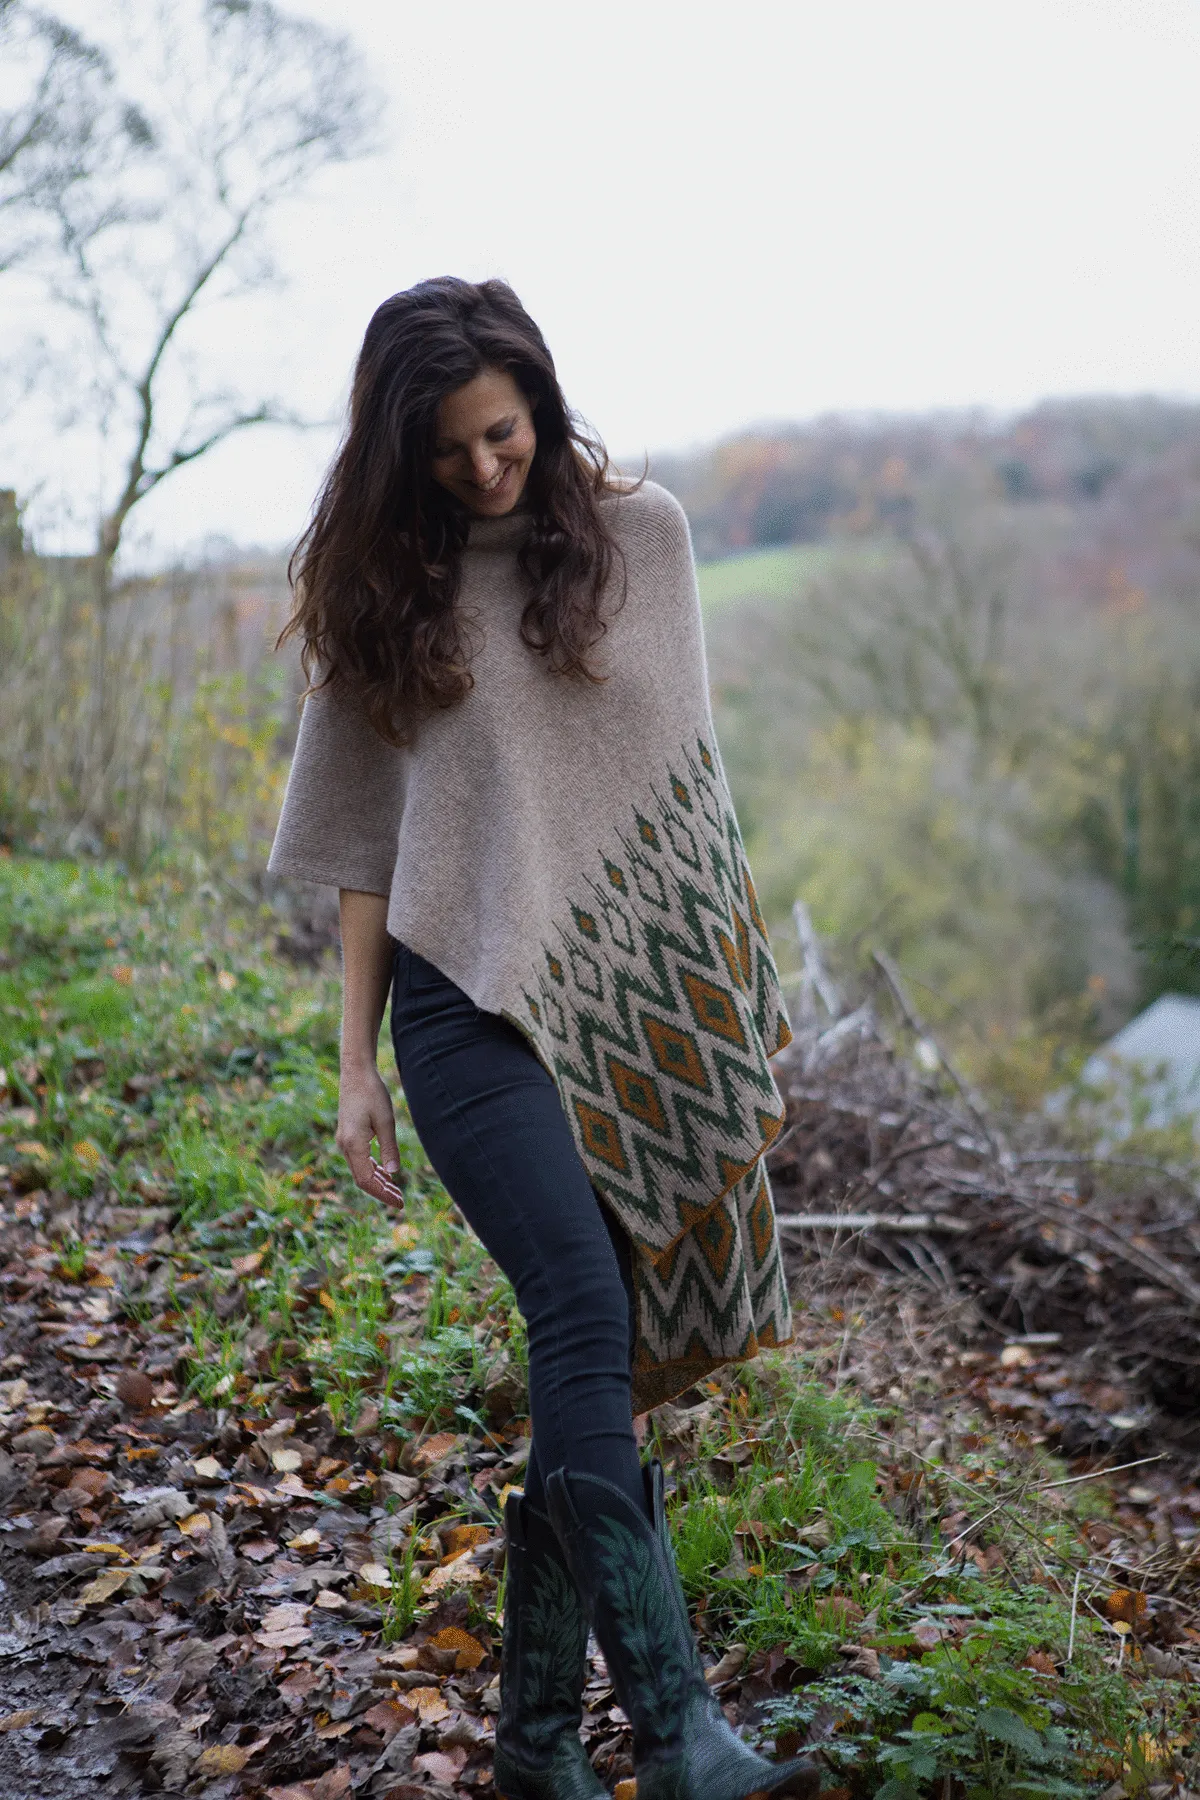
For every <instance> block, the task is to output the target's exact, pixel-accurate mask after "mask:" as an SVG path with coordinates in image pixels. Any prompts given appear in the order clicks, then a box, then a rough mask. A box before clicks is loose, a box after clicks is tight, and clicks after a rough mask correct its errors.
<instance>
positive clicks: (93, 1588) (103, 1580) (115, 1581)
mask: <svg viewBox="0 0 1200 1800" xmlns="http://www.w3.org/2000/svg"><path fill="white" fill-rule="evenodd" d="M132 1574H133V1570H132V1569H101V1571H100V1573H99V1575H97V1576H96V1578H95V1580H94V1581H89V1582H88V1584H87V1586H86V1587H85V1588H84V1589H82V1591H81V1592H80V1594H79V1595H78V1600H79V1604H80V1605H81V1606H103V1604H104V1602H105V1601H106V1600H111V1599H112V1597H113V1595H114V1594H115V1593H116V1592H117V1591H118V1589H120V1588H123V1587H124V1586H125V1583H126V1582H127V1581H128V1580H129V1577H130V1576H131V1575H132Z"/></svg>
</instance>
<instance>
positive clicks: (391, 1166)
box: [383, 1163, 400, 1175]
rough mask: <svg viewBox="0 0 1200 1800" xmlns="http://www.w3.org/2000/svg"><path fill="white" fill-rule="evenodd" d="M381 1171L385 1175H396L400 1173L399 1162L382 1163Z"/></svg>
mask: <svg viewBox="0 0 1200 1800" xmlns="http://www.w3.org/2000/svg"><path fill="white" fill-rule="evenodd" d="M383 1172H384V1174H385V1175H398V1174H399V1173H400V1164H399V1163H384V1165H383Z"/></svg>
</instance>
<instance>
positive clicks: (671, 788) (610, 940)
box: [515, 737, 791, 1398]
mask: <svg viewBox="0 0 1200 1800" xmlns="http://www.w3.org/2000/svg"><path fill="white" fill-rule="evenodd" d="M651 794H652V805H650V806H649V807H648V808H647V811H646V812H642V811H637V810H634V811H633V816H632V820H631V822H630V824H629V825H628V826H627V828H626V829H625V830H624V831H619V832H617V833H615V834H614V835H615V838H616V843H615V845H614V846H613V847H612V849H611V852H604V853H601V854H599V855H598V856H597V867H596V870H595V872H594V873H593V874H592V875H591V876H589V877H587V878H586V879H585V880H584V881H583V882H582V883H581V888H580V891H579V893H578V895H577V896H576V897H575V899H574V900H573V901H572V902H571V904H570V906H569V909H568V913H567V915H566V916H564V917H563V919H561V920H560V921H559V922H558V924H557V926H556V929H555V936H554V942H553V943H549V944H546V945H544V946H543V960H542V964H541V966H540V967H539V968H537V969H536V970H534V971H531V975H530V980H529V983H528V985H527V987H526V988H525V991H524V998H525V1004H526V1008H527V1015H526V1016H525V1017H524V1018H522V1019H520V1020H517V1021H515V1022H516V1023H518V1024H519V1025H520V1028H521V1029H522V1030H523V1031H524V1032H525V1034H526V1035H527V1036H528V1037H529V1038H530V1039H531V1041H532V1042H533V1044H534V1045H535V1047H536V1049H537V1051H538V1054H539V1055H540V1056H541V1058H542V1060H543V1062H545V1064H546V1065H547V1067H548V1068H549V1069H551V1071H552V1072H553V1074H554V1076H555V1079H556V1081H557V1083H558V1087H559V1092H560V1093H561V1095H562V1099H563V1105H564V1108H565V1110H566V1113H567V1117H568V1119H569V1120H570V1123H571V1126H572V1130H573V1133H574V1136H575V1141H576V1144H577V1146H578V1148H579V1153H580V1156H581V1157H582V1159H583V1162H584V1165H585V1167H586V1168H587V1170H588V1173H589V1175H590V1176H591V1178H592V1182H593V1185H594V1186H595V1188H596V1189H597V1191H598V1192H599V1193H601V1194H602V1195H603V1196H604V1198H605V1200H606V1202H607V1203H608V1204H609V1205H610V1206H611V1207H612V1209H613V1212H614V1213H615V1214H616V1216H617V1218H618V1219H619V1220H620V1221H621V1223H622V1225H623V1226H624V1227H625V1229H626V1230H627V1231H628V1232H629V1234H630V1236H631V1237H632V1239H633V1240H634V1242H635V1243H636V1244H637V1245H638V1246H639V1247H640V1248H641V1249H642V1250H643V1251H644V1252H645V1255H643V1256H640V1257H638V1258H637V1259H636V1264H637V1269H638V1276H639V1283H638V1285H639V1296H640V1308H639V1310H640V1320H639V1341H638V1348H637V1353H636V1361H637V1364H638V1367H639V1369H640V1370H641V1371H642V1374H643V1380H642V1391H644V1392H651V1391H654V1392H657V1390H658V1389H659V1388H662V1387H664V1384H665V1388H666V1391H664V1392H662V1393H659V1394H658V1397H659V1398H665V1397H667V1392H674V1391H678V1390H679V1388H681V1387H685V1386H687V1385H688V1384H689V1382H690V1381H692V1380H695V1379H696V1377H697V1373H698V1372H699V1366H700V1365H701V1364H704V1363H705V1361H706V1359H707V1362H706V1366H707V1367H715V1366H716V1365H717V1364H718V1363H721V1362H725V1361H729V1360H733V1359H735V1358H738V1357H743V1356H747V1355H753V1354H754V1353H755V1351H756V1350H757V1348H758V1347H759V1346H760V1345H762V1344H770V1343H783V1342H785V1341H786V1340H787V1339H788V1338H789V1337H790V1335H791V1314H790V1309H789V1306H788V1300H787V1291H786V1285H785V1283H784V1279H783V1271H782V1262H781V1259H780V1254H779V1244H778V1238H777V1236H776V1233H775V1223H774V1213H773V1209H772V1206H771V1198H770V1189H769V1186H768V1184H767V1179H766V1172H765V1170H764V1168H763V1166H762V1162H761V1158H762V1154H763V1151H764V1150H765V1149H766V1147H767V1145H768V1144H769V1143H770V1142H771V1140H772V1138H773V1137H774V1136H775V1134H776V1132H777V1131H778V1129H779V1126H780V1123H781V1122H782V1115H783V1105H782V1102H781V1100H780V1097H779V1091H778V1089H777V1087H776V1085H775V1081H774V1078H773V1076H772V1074H771V1069H770V1065H769V1062H768V1057H769V1056H770V1055H772V1054H774V1052H775V1051H777V1050H779V1049H782V1048H783V1046H784V1045H785V1044H786V1043H787V1042H788V1040H789V1038H790V1036H791V1033H790V1030H789V1028H788V1023H787V1013H786V1009H785V1008H784V1005H783V999H782V995H781V993H780V989H779V979H778V975H777V973H776V969H775V964H774V960H773V958H772V956H771V949H770V944H769V942H768V939H767V932H766V927H765V925H764V923H763V919H762V915H761V913H760V911H759V906H758V900H757V896H756V895H755V892H754V884H753V881H752V879H751V876H750V871H749V867H748V865H747V863H746V856H745V850H744V848H743V845H742V840H741V834H740V833H739V831H738V826H737V820H736V818H735V816H734V812H733V807H732V804H731V802H730V800H729V796H728V789H727V787H726V784H725V779H724V775H723V772H722V771H721V769H720V765H719V762H718V760H717V757H716V753H715V751H714V750H712V749H711V748H710V747H709V745H708V744H707V743H706V742H705V741H704V739H703V738H700V737H697V738H696V740H695V748H694V750H692V749H690V748H689V747H687V746H682V747H681V749H680V753H679V757H678V759H677V762H676V765H675V767H669V768H668V769H666V771H665V772H664V777H663V778H662V779H660V780H659V781H658V782H657V783H656V784H654V785H653V786H652V788H651ZM672 1370H674V1371H676V1373H675V1374H673V1373H672V1372H671V1371H672ZM688 1371H690V1373H689V1372H688ZM685 1373H686V1379H685V1378H684V1377H685ZM672 1382H675V1383H676V1385H675V1386H673V1387H672V1386H671V1383H672Z"/></svg>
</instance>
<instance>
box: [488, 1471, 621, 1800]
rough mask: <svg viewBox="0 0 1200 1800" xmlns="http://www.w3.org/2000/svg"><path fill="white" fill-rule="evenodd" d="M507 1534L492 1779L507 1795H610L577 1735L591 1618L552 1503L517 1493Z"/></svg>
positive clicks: (523, 1798) (508, 1510)
mask: <svg viewBox="0 0 1200 1800" xmlns="http://www.w3.org/2000/svg"><path fill="white" fill-rule="evenodd" d="M504 1527H505V1532H506V1535H507V1538H508V1550H507V1559H506V1567H507V1571H508V1573H507V1580H506V1587H505V1596H504V1637H503V1640H502V1643H501V1648H500V1717H499V1719H498V1721H497V1724H496V1763H495V1785H496V1792H497V1794H498V1795H503V1796H504V1797H505V1800H607V1794H606V1791H605V1789H604V1786H603V1784H602V1783H601V1781H600V1779H599V1777H598V1776H597V1774H596V1772H595V1770H594V1769H593V1768H592V1765H591V1763H590V1762H589V1761H588V1759H587V1752H586V1751H585V1750H584V1747H583V1745H582V1743H581V1742H580V1740H579V1724H580V1720H581V1719H582V1717H583V1707H582V1694H583V1683H584V1677H585V1675H586V1672H587V1639H588V1622H587V1615H586V1613H585V1612H584V1610H583V1601H582V1599H581V1598H580V1594H579V1589H578V1588H577V1587H576V1585H575V1582H574V1580H573V1579H572V1577H571V1572H570V1570H569V1569H568V1567H567V1565H566V1562H565V1561H564V1559H563V1553H562V1549H561V1546H560V1545H559V1542H558V1539H557V1537H556V1536H555V1534H554V1531H553V1529H552V1527H551V1524H550V1521H549V1519H548V1518H547V1517H546V1515H545V1513H541V1512H538V1510H537V1508H536V1507H533V1506H530V1504H529V1502H528V1500H526V1499H525V1498H524V1497H523V1496H522V1495H520V1494H510V1495H509V1496H508V1500H507V1503H506V1505H505V1509H504Z"/></svg>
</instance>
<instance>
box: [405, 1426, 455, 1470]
mask: <svg viewBox="0 0 1200 1800" xmlns="http://www.w3.org/2000/svg"><path fill="white" fill-rule="evenodd" d="M461 1443H462V1439H461V1438H460V1437H456V1436H455V1435H454V1433H453V1432H452V1431H437V1432H435V1433H434V1435H433V1436H432V1437H427V1438H423V1439H422V1440H421V1442H420V1443H413V1441H412V1440H411V1439H410V1440H409V1442H408V1443H407V1444H406V1445H405V1446H404V1455H403V1458H402V1460H403V1462H404V1463H405V1465H406V1467H408V1468H411V1469H414V1470H416V1471H418V1472H419V1473H422V1474H424V1473H425V1472H426V1471H428V1470H429V1469H432V1468H433V1466H434V1464H435V1463H439V1462H442V1461H444V1460H445V1458H446V1457H447V1456H449V1455H450V1453H451V1451H453V1450H457V1449H458V1447H459V1445H460V1444H461Z"/></svg>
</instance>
